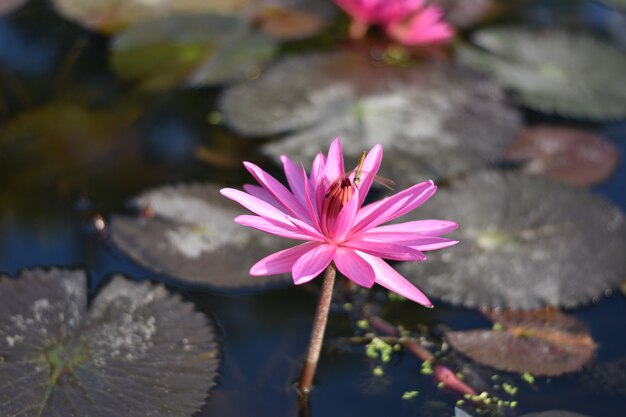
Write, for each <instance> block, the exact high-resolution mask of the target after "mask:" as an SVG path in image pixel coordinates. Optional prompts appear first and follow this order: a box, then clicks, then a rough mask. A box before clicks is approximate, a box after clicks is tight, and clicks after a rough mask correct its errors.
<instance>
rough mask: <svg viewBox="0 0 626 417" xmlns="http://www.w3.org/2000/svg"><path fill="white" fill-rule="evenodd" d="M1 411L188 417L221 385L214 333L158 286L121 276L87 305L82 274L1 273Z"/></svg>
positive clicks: (27, 416)
mask: <svg viewBox="0 0 626 417" xmlns="http://www.w3.org/2000/svg"><path fill="white" fill-rule="evenodd" d="M0 351H1V359H0V380H1V381H2V382H0V414H1V415H3V416H24V417H36V416H37V417H52V416H74V417H87V416H89V417H92V416H103V417H104V416H119V415H124V416H128V417H140V416H141V417H143V416H147V415H150V416H155V417H157V416H163V417H166V416H167V417H174V416H180V417H185V416H191V415H192V414H193V413H194V412H195V411H197V410H199V409H200V407H201V406H202V404H203V403H204V400H205V398H206V395H207V391H208V390H209V389H210V388H211V387H212V386H213V385H214V384H215V378H216V376H217V367H218V364H219V358H218V345H217V342H216V339H215V333H214V331H213V329H212V327H211V326H210V325H209V324H208V322H207V319H206V317H204V316H203V315H202V314H199V313H196V312H194V311H193V306H192V305H191V304H189V303H185V302H182V301H181V300H180V298H179V297H178V296H174V295H171V294H169V293H168V292H167V290H165V288H163V287H162V286H157V285H152V284H149V283H147V282H145V283H140V284H139V283H135V282H131V281H128V280H126V279H124V278H122V277H115V278H114V279H113V280H112V281H111V282H110V284H109V285H107V286H106V287H105V288H104V289H102V291H100V293H99V294H98V296H97V297H96V298H95V300H94V301H93V302H92V303H91V306H90V308H89V309H87V280H86V277H85V274H84V273H83V272H81V271H69V270H58V269H53V270H42V269H35V270H26V271H23V272H22V273H21V274H20V276H19V277H18V278H17V279H11V278H8V277H2V278H1V279H0Z"/></svg>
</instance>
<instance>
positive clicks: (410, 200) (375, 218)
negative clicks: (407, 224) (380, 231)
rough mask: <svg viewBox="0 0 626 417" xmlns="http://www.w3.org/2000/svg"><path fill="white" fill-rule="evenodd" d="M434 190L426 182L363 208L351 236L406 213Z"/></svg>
mask: <svg viewBox="0 0 626 417" xmlns="http://www.w3.org/2000/svg"><path fill="white" fill-rule="evenodd" d="M436 189H437V187H435V185H434V184H433V183H432V181H426V182H422V183H420V184H416V185H414V186H412V187H410V188H407V189H406V190H404V191H400V192H399V193H397V194H394V195H392V196H391V197H387V198H386V199H384V200H380V201H377V202H375V203H372V204H369V205H367V206H365V207H363V208H362V209H361V210H360V211H359V213H358V215H357V218H356V221H355V223H356V224H355V226H354V228H353V229H352V232H353V234H354V233H357V232H359V231H364V230H367V229H371V228H373V227H376V226H378V225H379V224H381V223H385V222H387V221H389V220H393V219H394V218H396V217H399V216H401V215H402V214H405V213H408V212H409V211H411V210H413V209H414V208H417V207H418V206H419V205H420V204H422V203H423V202H424V201H426V200H427V199H428V198H429V197H430V196H431V195H432V194H433V193H434V192H435V190H436ZM407 208H409V209H408V210H407ZM398 213H401V214H398Z"/></svg>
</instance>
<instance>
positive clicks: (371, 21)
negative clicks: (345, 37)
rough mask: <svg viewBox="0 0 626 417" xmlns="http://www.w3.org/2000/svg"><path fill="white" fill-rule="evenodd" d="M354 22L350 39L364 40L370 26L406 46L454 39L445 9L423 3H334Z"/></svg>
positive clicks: (418, 0) (372, 0) (383, 0)
mask: <svg viewBox="0 0 626 417" xmlns="http://www.w3.org/2000/svg"><path fill="white" fill-rule="evenodd" d="M335 3H336V4H337V5H338V6H339V7H341V8H342V9H343V10H344V11H345V12H346V13H348V14H349V15H350V17H351V18H352V23H351V25H350V36H351V37H352V38H355V39H359V38H362V37H363V36H365V33H366V32H367V30H368V28H369V26H370V25H381V26H382V27H383V29H384V30H385V32H386V33H387V35H388V36H389V37H390V38H392V39H394V40H395V41H397V42H399V43H402V44H404V45H423V44H433V43H442V42H447V41H449V40H450V39H451V38H452V37H454V29H453V28H452V26H450V25H449V24H448V23H447V22H446V21H445V20H444V19H443V9H441V8H440V7H439V6H434V5H426V4H424V1H423V0H398V1H388V0H335Z"/></svg>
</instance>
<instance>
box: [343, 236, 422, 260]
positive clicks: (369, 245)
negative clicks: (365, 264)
mask: <svg viewBox="0 0 626 417" xmlns="http://www.w3.org/2000/svg"><path fill="white" fill-rule="evenodd" d="M343 245H344V246H347V247H349V248H353V249H358V250H360V251H361V252H365V253H369V254H370V255H373V256H378V257H379V258H384V259H390V260H392V261H424V260H426V255H424V254H423V253H422V252H420V251H419V250H418V249H415V248H413V247H410V246H409V245H404V244H394V243H389V242H376V241H367V240H363V239H351V240H350V241H348V242H345V243H344V244H343Z"/></svg>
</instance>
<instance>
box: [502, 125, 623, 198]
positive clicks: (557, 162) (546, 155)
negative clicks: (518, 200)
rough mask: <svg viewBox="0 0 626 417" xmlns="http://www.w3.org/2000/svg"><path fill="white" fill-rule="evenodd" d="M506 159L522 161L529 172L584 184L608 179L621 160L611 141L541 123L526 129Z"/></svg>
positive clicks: (583, 132)
mask: <svg viewBox="0 0 626 417" xmlns="http://www.w3.org/2000/svg"><path fill="white" fill-rule="evenodd" d="M504 158H505V159H506V160H509V161H513V162H521V163H522V171H523V172H524V173H525V174H530V175H541V176H545V177H548V178H553V179H555V180H559V181H563V182H565V183H568V184H571V185H577V186H581V187H585V186H590V185H594V184H597V183H600V182H602V181H604V180H606V179H608V178H609V177H610V176H611V174H612V173H613V171H614V170H615V168H617V165H618V163H619V154H618V152H617V149H616V148H615V146H613V144H611V142H608V141H607V140H605V139H603V138H602V137H600V136H598V135H596V134H593V133H591V132H587V131H584V130H579V129H571V128H564V127H550V126H537V127H532V128H528V129H524V130H523V131H522V132H521V133H520V135H519V136H518V138H517V139H516V140H515V142H513V143H512V144H511V146H510V147H509V149H508V150H507V151H506V153H505V155H504Z"/></svg>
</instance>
